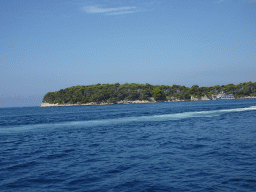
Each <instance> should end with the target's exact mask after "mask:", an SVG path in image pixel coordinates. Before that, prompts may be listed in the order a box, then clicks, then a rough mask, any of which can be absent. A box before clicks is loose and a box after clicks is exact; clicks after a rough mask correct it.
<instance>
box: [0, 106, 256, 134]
mask: <svg viewBox="0 0 256 192" xmlns="http://www.w3.org/2000/svg"><path fill="white" fill-rule="evenodd" d="M252 110H256V106H251V107H246V108H235V109H221V110H211V111H193V112H183V113H172V114H163V115H151V116H136V117H123V118H116V119H100V120H89V121H71V122H61V123H48V124H36V125H21V126H13V127H8V128H0V134H1V133H14V132H19V131H22V132H23V131H36V130H37V131H38V130H51V129H57V128H83V127H94V126H107V125H115V124H127V123H130V122H150V121H175V120H181V119H187V118H198V117H214V116H220V115H223V114H226V113H232V112H243V111H252Z"/></svg>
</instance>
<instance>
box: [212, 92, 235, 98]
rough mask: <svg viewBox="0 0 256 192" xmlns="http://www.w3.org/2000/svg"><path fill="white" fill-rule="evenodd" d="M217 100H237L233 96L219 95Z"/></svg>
mask: <svg viewBox="0 0 256 192" xmlns="http://www.w3.org/2000/svg"><path fill="white" fill-rule="evenodd" d="M216 99H217V100H225V99H235V98H234V96H233V95H232V94H225V93H224V94H223V93H221V94H219V95H218V96H217V97H216Z"/></svg>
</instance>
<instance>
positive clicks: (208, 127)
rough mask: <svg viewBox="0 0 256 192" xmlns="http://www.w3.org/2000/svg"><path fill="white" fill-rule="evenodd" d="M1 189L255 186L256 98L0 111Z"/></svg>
mask: <svg viewBox="0 0 256 192" xmlns="http://www.w3.org/2000/svg"><path fill="white" fill-rule="evenodd" d="M0 191H97V192H98V191H129V192H130V191H256V99H248V100H230V101H205V102H180V103H155V104H133V105H132V104H131V105H109V106H83V107H59V108H40V107H27V108H0Z"/></svg>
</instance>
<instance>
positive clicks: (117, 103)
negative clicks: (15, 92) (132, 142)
mask: <svg viewBox="0 0 256 192" xmlns="http://www.w3.org/2000/svg"><path fill="white" fill-rule="evenodd" d="M236 99H256V96H246V97H239V98H236ZM213 100H216V99H209V98H208V97H202V98H191V99H190V100H179V99H174V100H169V99H166V100H161V101H155V100H154V99H153V98H150V100H134V101H128V100H122V101H118V102H116V103H107V102H90V103H85V104H54V103H42V104H41V106H40V107H72V106H92V105H121V104H140V103H166V102H167V103H170V102H184V101H213Z"/></svg>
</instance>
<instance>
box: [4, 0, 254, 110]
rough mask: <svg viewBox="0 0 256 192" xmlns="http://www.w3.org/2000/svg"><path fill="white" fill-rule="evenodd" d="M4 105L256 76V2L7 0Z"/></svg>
mask: <svg viewBox="0 0 256 192" xmlns="http://www.w3.org/2000/svg"><path fill="white" fill-rule="evenodd" d="M0 14H1V16H0V17H1V19H0V26H1V28H0V32H1V34H0V42H1V43H0V107H10V106H35V105H40V104H41V100H42V98H43V96H44V95H45V94H46V93H47V92H50V91H57V90H59V89H63V88H66V87H71V86H75V85H90V84H97V83H101V84H103V83H117V82H119V83H125V82H127V83H143V84H144V83H150V84H153V85H155V84H164V85H173V84H179V85H185V86H189V87H190V86H192V85H194V84H197V85H199V86H211V85H224V84H228V83H233V84H238V83H241V82H248V81H252V82H255V81H256V0H152V1H150V0H42V1H35V0H1V1H0Z"/></svg>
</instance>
